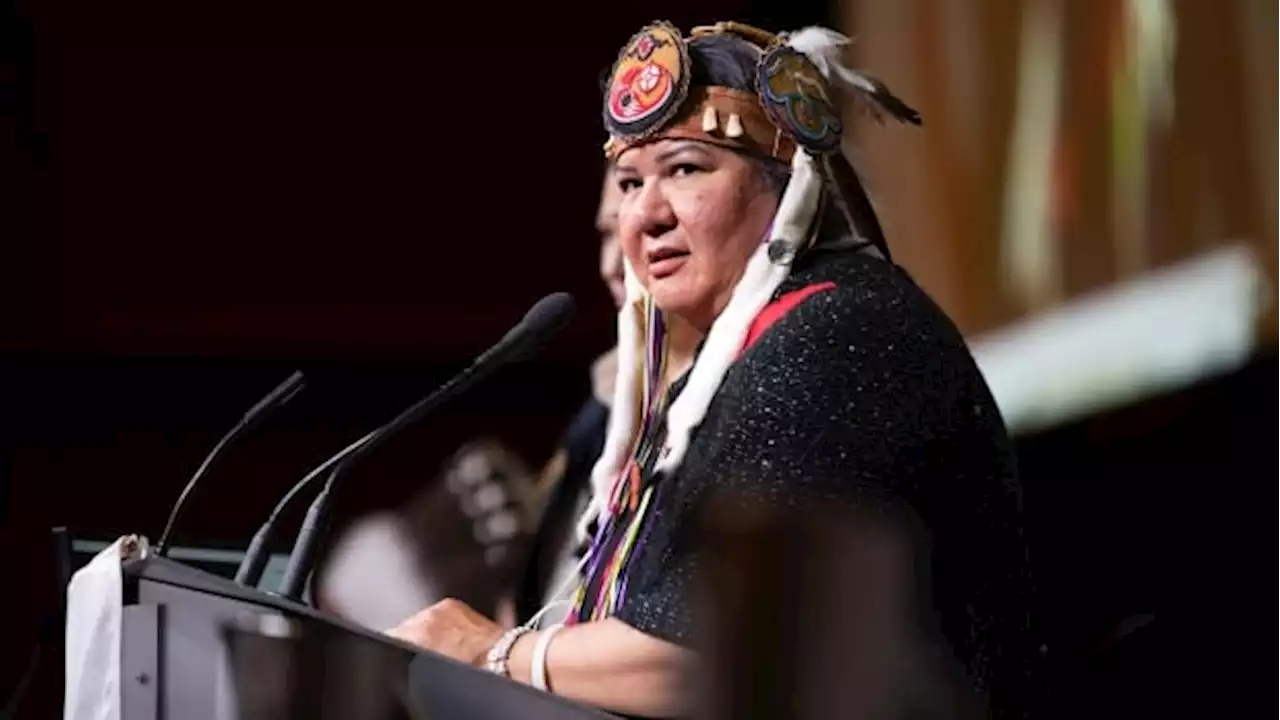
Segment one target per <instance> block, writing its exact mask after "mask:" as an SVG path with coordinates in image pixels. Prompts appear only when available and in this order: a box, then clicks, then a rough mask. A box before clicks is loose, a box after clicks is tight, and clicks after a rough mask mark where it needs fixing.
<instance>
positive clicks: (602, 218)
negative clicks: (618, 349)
mask: <svg viewBox="0 0 1280 720" xmlns="http://www.w3.org/2000/svg"><path fill="white" fill-rule="evenodd" d="M621 202H622V191H621V190H619V189H618V183H617V181H615V180H614V179H613V175H612V174H609V175H608V176H607V177H605V179H604V192H603V193H602V194H601V196H600V209H599V210H598V211H597V212H596V231H597V232H599V233H600V279H601V280H603V281H604V284H605V286H606V287H608V288H609V294H610V295H612V296H613V304H614V305H615V306H616V307H619V308H620V307H622V303H623V301H625V300H626V296H627V289H626V280H625V277H626V276H625V273H624V271H623V268H622V245H620V244H619V243H618V205H619V204H620V203H621Z"/></svg>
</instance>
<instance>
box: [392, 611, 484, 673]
mask: <svg viewBox="0 0 1280 720" xmlns="http://www.w3.org/2000/svg"><path fill="white" fill-rule="evenodd" d="M502 632H503V630H502V626H500V625H498V624H497V623H495V622H494V621H492V620H490V619H489V618H487V617H485V616H483V615H481V614H480V613H478V612H476V611H475V610H472V609H471V608H470V607H468V606H467V604H466V603H464V602H461V601H459V600H454V599H453V598H448V599H445V600H441V601H440V602H438V603H436V604H435V605H432V606H431V607H429V608H427V609H426V610H423V611H422V612H420V613H418V614H417V615H414V616H413V617H411V618H409V619H408V620H405V621H404V622H402V623H400V624H399V625H397V626H396V627H394V628H392V629H391V630H388V631H387V634H388V635H390V636H392V637H394V638H399V639H400V640H404V641H405V642H408V643H412V644H414V645H417V646H418V647H420V648H423V649H426V650H431V651H433V652H437V653H440V654H441V655H446V656H448V657H451V658H453V659H454V660H459V661H461V662H464V663H468V664H471V665H475V666H476V667H480V666H482V665H484V660H485V655H486V654H488V652H489V648H491V647H493V644H494V643H496V642H497V641H498V638H499V637H501V636H502Z"/></svg>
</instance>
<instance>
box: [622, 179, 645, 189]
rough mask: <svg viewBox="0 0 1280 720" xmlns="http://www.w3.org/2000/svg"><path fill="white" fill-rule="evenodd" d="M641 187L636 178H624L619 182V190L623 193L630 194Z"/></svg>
mask: <svg viewBox="0 0 1280 720" xmlns="http://www.w3.org/2000/svg"><path fill="white" fill-rule="evenodd" d="M638 187H640V181H639V180H637V179H635V178H623V179H621V180H619V181H618V189H619V190H621V191H622V192H628V191H630V190H635V189H636V188H638Z"/></svg>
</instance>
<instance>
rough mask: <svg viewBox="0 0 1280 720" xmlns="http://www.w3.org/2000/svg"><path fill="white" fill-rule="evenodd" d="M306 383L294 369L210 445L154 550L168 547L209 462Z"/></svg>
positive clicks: (175, 506) (170, 513) (207, 469)
mask: <svg viewBox="0 0 1280 720" xmlns="http://www.w3.org/2000/svg"><path fill="white" fill-rule="evenodd" d="M306 385H307V383H306V379H305V378H304V377H303V375H302V372H301V371H294V373H293V374H292V375H290V376H289V377H287V378H285V380H284V382H282V383H280V384H279V385H277V386H276V387H275V389H274V390H272V391H271V392H269V393H267V395H266V397H264V398H262V399H261V400H259V401H258V402H257V404H255V405H254V406H253V407H251V408H249V411H248V412H246V413H245V414H244V415H243V416H242V417H241V418H240V422H238V423H236V424H235V425H234V426H232V428H231V429H230V430H228V431H227V434H225V435H223V436H222V439H221V440H219V441H218V444H216V445H214V446H213V449H212V450H210V451H209V454H208V455H206V456H205V458H204V462H202V463H200V467H198V468H196V472H195V474H194V475H192V476H191V479H190V480H188V481H187V486H186V487H184V488H183V489H182V494H181V495H179V496H178V501H177V502H175V503H174V504H173V509H172V510H170V511H169V520H168V522H166V523H165V525H164V532H162V533H161V534H160V541H159V542H158V543H156V553H157V554H158V555H160V556H161V557H164V556H165V555H166V554H167V553H168V551H169V535H170V533H172V532H173V528H174V526H175V525H176V524H177V522H178V518H179V517H181V516H182V511H183V509H184V508H185V507H186V504H187V499H188V498H189V497H190V495H191V491H192V490H194V489H195V487H196V485H197V484H199V482H200V480H201V479H202V478H204V476H205V474H206V473H208V472H209V468H211V467H213V463H214V461H215V460H217V459H218V458H219V457H221V456H222V454H223V452H224V451H225V450H226V448H227V447H228V446H230V445H231V443H232V442H233V441H234V440H236V439H237V438H239V437H241V436H242V435H245V434H247V433H248V432H249V431H251V430H253V429H254V428H256V427H257V426H258V424H259V423H261V422H262V421H263V420H266V419H267V417H268V416H269V415H270V414H271V413H273V412H275V411H276V410H277V409H279V408H280V407H281V406H283V405H284V404H285V403H287V402H289V401H290V400H292V399H293V397H294V396H295V395H297V394H298V393H300V392H302V389H303V388H305V387H306Z"/></svg>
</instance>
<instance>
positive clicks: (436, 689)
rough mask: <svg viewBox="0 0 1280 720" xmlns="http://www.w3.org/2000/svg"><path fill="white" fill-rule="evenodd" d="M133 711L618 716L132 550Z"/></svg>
mask: <svg viewBox="0 0 1280 720" xmlns="http://www.w3.org/2000/svg"><path fill="white" fill-rule="evenodd" d="M122 570H123V592H124V597H123V610H122V616H121V623H122V628H121V647H120V678H119V683H120V702H121V706H122V707H121V715H120V717H121V718H122V719H123V720H164V719H172V718H183V719H184V720H257V718H259V717H262V718H265V717H272V718H277V719H278V720H291V719H292V718H295V717H296V718H303V717H306V718H316V719H318V720H323V719H324V718H330V717H333V718H338V717H347V718H369V720H380V719H381V718H406V719H407V720H417V719H418V718H431V719H432V720H445V719H448V718H467V719H468V720H490V719H492V720H497V719H499V718H521V719H522V720H561V719H563V720H578V719H582V720H593V719H602V718H612V717H614V716H612V715H608V714H606V713H603V712H601V711H599V710H595V709H593V708H589V707H586V706H584V705H580V704H577V703H574V702H572V701H569V700H567V699H564V698H561V697H558V696H555V695H552V694H549V693H545V692H541V691H538V690H535V689H533V688H531V687H529V686H526V685H523V684H521V683H517V682H515V681H513V680H510V679H508V678H503V677H498V676H496V675H493V674H492V673H488V672H485V671H483V670H479V669H476V668H473V667H471V666H469V665H466V664H463V663H460V662H457V661H454V660H451V659H449V658H446V657H444V656H441V655H438V654H435V653H430V652H421V651H418V650H416V649H415V648H413V647H412V646H409V645H407V644H403V643H400V642H399V641H396V640H394V639H392V638H389V637H387V636H385V635H383V634H381V633H378V632H373V631H371V630H368V629H366V628H362V627H359V626H356V625H354V624H351V623H348V622H345V621H343V620H341V619H339V618H336V617H333V616H330V615H327V614H325V613H322V612H319V611H317V610H315V609H313V608H311V607H308V606H306V605H303V604H301V603H296V602H292V601H289V600H286V599H284V598H281V597H278V596H275V595H271V594H269V593H265V592H261V591H259V590H255V589H251V588H246V587H242V586H240V585H237V584H235V583H234V582H232V581H230V580H227V579H225V578H222V577H218V576H216V575H212V574H210V573H206V572H204V571H201V570H197V569H195V568H192V567H189V566H186V565H182V564H181V563H177V562H174V561H172V560H169V559H167V558H162V557H157V556H155V555H151V554H149V553H143V554H142V555H141V556H139V557H133V558H126V559H125V560H124V562H123V565H122Z"/></svg>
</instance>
